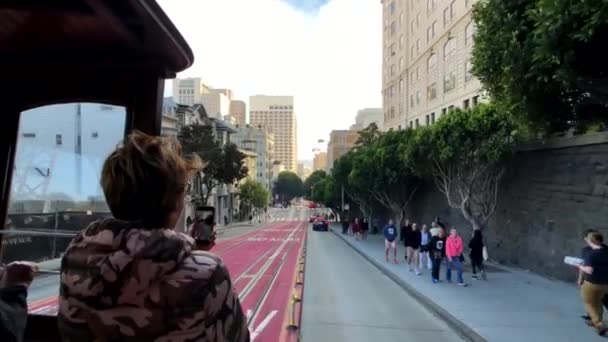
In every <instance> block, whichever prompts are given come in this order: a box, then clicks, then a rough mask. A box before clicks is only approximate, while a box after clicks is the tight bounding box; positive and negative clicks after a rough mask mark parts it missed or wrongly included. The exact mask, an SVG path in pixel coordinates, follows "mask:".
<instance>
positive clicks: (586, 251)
mask: <svg viewBox="0 0 608 342" xmlns="http://www.w3.org/2000/svg"><path fill="white" fill-rule="evenodd" d="M597 232H598V231H597V230H595V229H587V230H585V232H584V233H583V241H585V247H583V249H582V251H581V255H582V259H583V260H585V259H586V258H587V254H589V252H591V251H592V250H593V249H591V247H589V245H588V244H587V237H588V236H589V234H591V233H597ZM603 246H604V247H606V244H603ZM584 281H585V273H584V272H583V271H581V270H579V272H578V282H577V283H578V286H579V287H580V286H582V285H583V283H584ZM602 304H603V305H604V308H606V309H608V294H607V295H605V296H604V297H602ZM581 317H582V318H583V319H584V320H585V321H589V322H591V316H589V313H586V314H585V315H583V316H581Z"/></svg>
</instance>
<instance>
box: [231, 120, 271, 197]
mask: <svg viewBox="0 0 608 342" xmlns="http://www.w3.org/2000/svg"><path fill="white" fill-rule="evenodd" d="M237 130H238V132H237V133H234V134H232V135H231V136H230V141H231V142H232V143H234V144H236V145H237V146H238V147H239V149H241V150H245V151H250V152H254V153H255V154H256V156H257V161H256V162H257V171H256V178H254V179H255V180H257V181H258V182H260V183H261V184H262V185H264V187H266V189H268V190H272V163H273V160H274V159H273V154H274V135H273V134H272V133H270V132H269V131H268V130H267V129H263V128H258V127H252V126H250V125H245V126H239V127H238V128H237Z"/></svg>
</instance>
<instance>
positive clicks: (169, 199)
mask: <svg viewBox="0 0 608 342" xmlns="http://www.w3.org/2000/svg"><path fill="white" fill-rule="evenodd" d="M188 163H189V162H188V161H186V160H185V159H182V158H181V155H180V150H179V149H177V148H176V147H175V146H174V145H171V144H170V143H169V142H168V141H166V140H164V139H163V138H159V137H151V136H147V135H145V134H143V133H134V134H132V135H131V136H130V137H129V138H127V141H126V142H125V145H124V146H123V147H120V148H118V149H117V150H116V151H115V152H114V153H112V154H111V155H110V156H109V157H108V160H106V162H105V163H104V168H103V171H102V188H103V189H104V193H105V196H106V200H107V201H108V205H109V207H110V210H111V211H112V214H113V216H114V218H105V219H101V220H98V221H95V222H92V223H91V224H89V225H88V226H87V227H86V228H85V229H84V230H83V231H82V232H80V233H79V234H78V235H77V236H76V237H75V238H74V239H73V240H72V242H71V243H70V245H69V246H68V248H67V250H66V251H65V254H64V256H63V259H62V263H61V283H60V293H59V315H58V323H59V330H60V333H61V335H62V338H63V340H64V341H68V342H69V341H167V342H168V341H214V342H215V341H217V342H224V341H226V342H246V341H249V340H250V337H249V331H248V328H247V320H246V318H245V315H244V314H243V311H242V309H241V305H240V302H239V299H238V295H237V294H236V293H235V292H234V288H233V285H232V281H231V279H230V276H229V274H228V270H227V269H226V266H225V265H224V263H223V262H222V260H221V259H220V258H219V257H218V256H215V255H213V254H211V253H209V252H206V251H202V250H199V249H200V248H199V247H198V244H197V243H195V240H194V239H193V238H192V237H190V236H188V235H186V234H184V233H180V232H176V231H174V230H173V229H171V228H168V229H167V228H152V227H164V226H167V227H175V225H176V222H177V221H178V217H179V216H180V213H181V212H182V211H183V204H182V203H183V194H184V192H185V190H184V189H185V184H183V183H184V182H185V179H186V176H187V175H188V174H189V172H190V169H195V166H197V167H200V165H194V164H188ZM199 163H200V160H199ZM172 182H173V183H174V184H173V183H172ZM153 184H155V186H152V185H153ZM180 201H181V202H180Z"/></svg>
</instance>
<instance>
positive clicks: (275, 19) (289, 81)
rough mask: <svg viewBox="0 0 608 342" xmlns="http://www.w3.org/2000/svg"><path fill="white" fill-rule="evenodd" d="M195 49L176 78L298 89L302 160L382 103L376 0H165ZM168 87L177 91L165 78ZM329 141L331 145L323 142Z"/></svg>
mask: <svg viewBox="0 0 608 342" xmlns="http://www.w3.org/2000/svg"><path fill="white" fill-rule="evenodd" d="M158 2H159V4H160V5H161V7H162V8H163V9H164V10H165V12H166V13H167V15H168V16H169V18H171V20H172V21H173V22H174V24H175V25H176V26H177V28H178V29H179V31H180V32H181V33H182V35H183V36H184V37H185V38H186V41H187V42H188V44H189V45H190V47H191V48H192V51H193V52H194V59H195V61H194V65H193V66H192V67H190V68H189V69H187V70H186V71H184V72H182V73H180V74H179V75H178V77H182V78H183V77H202V78H203V80H204V82H205V83H206V84H207V85H209V86H211V87H214V88H229V89H232V90H233V92H234V95H235V98H236V99H241V100H244V101H246V102H248V100H249V96H250V95H256V94H264V95H293V96H294V102H295V112H296V114H297V119H298V159H300V160H310V159H312V158H313V152H312V150H313V148H315V147H321V148H322V149H324V148H325V147H326V146H320V145H319V144H318V142H317V141H318V140H319V139H324V140H325V141H327V140H328V139H329V132H330V131H331V130H333V129H348V127H349V126H350V125H351V124H353V123H354V120H355V115H356V113H357V110H359V109H362V108H367V107H381V105H382V96H381V82H382V77H381V75H382V24H381V22H382V12H381V10H382V7H381V4H380V1H376V0H159V1H158ZM165 94H166V95H170V94H171V82H170V81H168V82H167V86H166V89H165ZM323 145H326V144H323Z"/></svg>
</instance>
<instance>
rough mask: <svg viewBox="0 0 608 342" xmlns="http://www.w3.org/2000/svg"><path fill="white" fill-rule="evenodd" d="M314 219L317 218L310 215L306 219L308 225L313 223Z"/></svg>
mask: <svg viewBox="0 0 608 342" xmlns="http://www.w3.org/2000/svg"><path fill="white" fill-rule="evenodd" d="M316 219H317V216H316V215H312V216H311V217H309V218H308V223H314V222H315V220H316Z"/></svg>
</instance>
